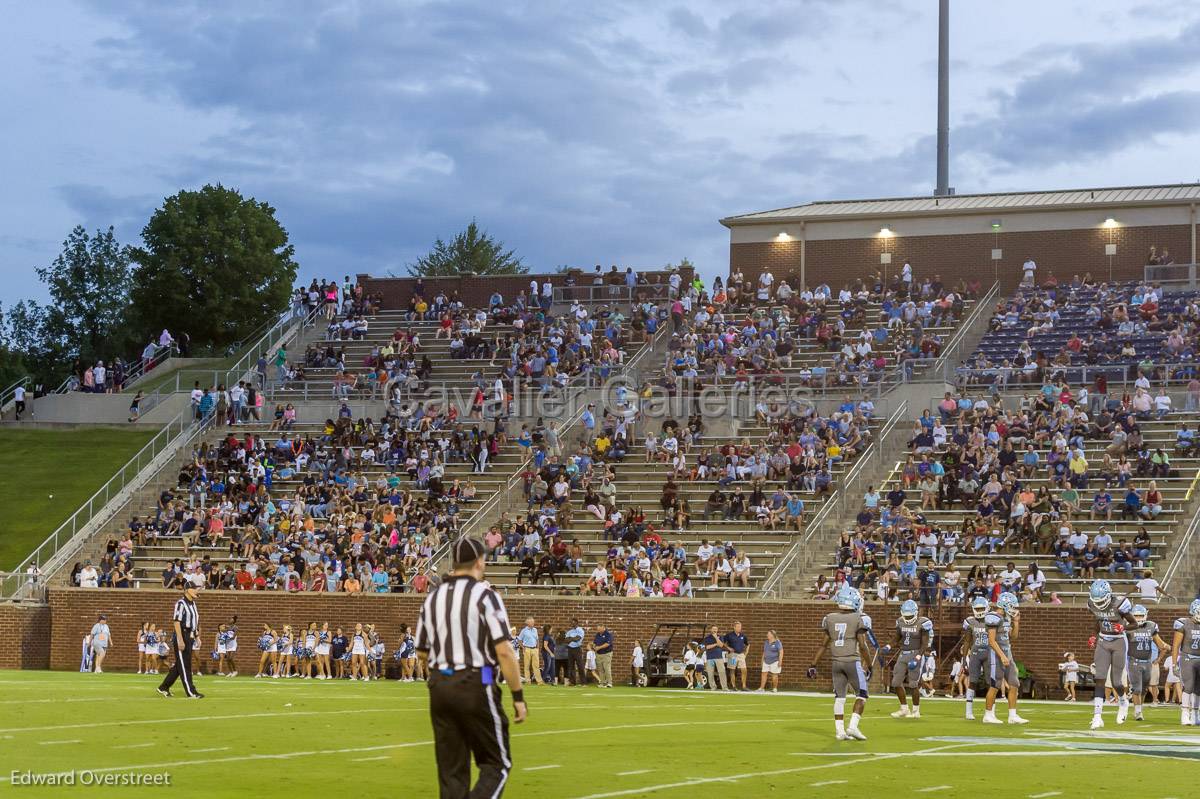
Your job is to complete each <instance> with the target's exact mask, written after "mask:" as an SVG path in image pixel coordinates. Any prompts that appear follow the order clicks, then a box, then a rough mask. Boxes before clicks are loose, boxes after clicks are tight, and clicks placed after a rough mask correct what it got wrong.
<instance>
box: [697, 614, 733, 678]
mask: <svg viewBox="0 0 1200 799" xmlns="http://www.w3.org/2000/svg"><path fill="white" fill-rule="evenodd" d="M702 643H703V645H704V674H705V676H706V677H708V689H709V690H710V691H715V690H717V680H718V679H719V680H720V681H721V690H722V691H728V690H729V678H728V677H727V676H726V675H725V647H726V644H725V641H724V639H723V638H722V637H721V634H720V633H719V632H717V625H715V624H714V625H713V626H712V627H710V628H709V631H708V635H706V636H704V641H703V642H702Z"/></svg>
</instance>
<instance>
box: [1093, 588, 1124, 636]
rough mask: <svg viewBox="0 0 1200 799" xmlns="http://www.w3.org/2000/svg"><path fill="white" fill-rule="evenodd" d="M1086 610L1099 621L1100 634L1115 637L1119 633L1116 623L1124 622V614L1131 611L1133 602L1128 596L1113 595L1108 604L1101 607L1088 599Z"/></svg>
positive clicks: (1121, 623)
mask: <svg viewBox="0 0 1200 799" xmlns="http://www.w3.org/2000/svg"><path fill="white" fill-rule="evenodd" d="M1088 610H1090V611H1091V612H1092V615H1093V616H1095V617H1096V619H1097V621H1099V622H1100V635H1102V636H1105V637H1108V638H1116V637H1119V636H1120V635H1121V633H1119V632H1117V625H1118V624H1120V625H1124V624H1125V616H1126V615H1127V614H1130V613H1133V603H1132V602H1130V601H1129V597H1124V596H1114V597H1113V598H1112V599H1110V600H1109V602H1108V606H1107V607H1105V608H1104V609H1101V608H1098V607H1096V604H1095V603H1094V602H1092V600H1091V599H1088Z"/></svg>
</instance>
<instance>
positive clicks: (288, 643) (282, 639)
mask: <svg viewBox="0 0 1200 799" xmlns="http://www.w3.org/2000/svg"><path fill="white" fill-rule="evenodd" d="M279 654H280V656H281V657H289V656H290V655H291V654H292V639H291V637H290V636H287V635H281V636H279ZM281 671H283V668H282V667H281V668H280V669H279V671H276V672H275V674H274V677H275V679H279V674H280V672H281ZM288 676H289V677H290V676H291V675H290V674H289V675H288Z"/></svg>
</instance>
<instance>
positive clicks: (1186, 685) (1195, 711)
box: [1171, 599, 1200, 726]
mask: <svg viewBox="0 0 1200 799" xmlns="http://www.w3.org/2000/svg"><path fill="white" fill-rule="evenodd" d="M1171 657H1172V659H1173V662H1174V663H1175V666H1174V668H1175V671H1176V673H1177V674H1178V675H1179V679H1180V681H1181V682H1182V683H1183V702H1182V704H1181V706H1182V708H1183V709H1182V711H1181V712H1180V714H1179V723H1180V724H1183V725H1184V726H1189V725H1197V726H1200V599H1193V600H1192V605H1191V607H1189V608H1188V616H1186V617H1184V618H1180V619H1176V620H1175V638H1174V640H1173V641H1172V642H1171Z"/></svg>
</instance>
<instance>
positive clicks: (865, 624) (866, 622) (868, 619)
mask: <svg viewBox="0 0 1200 799" xmlns="http://www.w3.org/2000/svg"><path fill="white" fill-rule="evenodd" d="M860 618H861V619H862V626H863V627H866V628H867V629H868V630H869V629H871V617H870V616H868V615H867V614H865V613H864V614H862V616H861V617H860Z"/></svg>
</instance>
